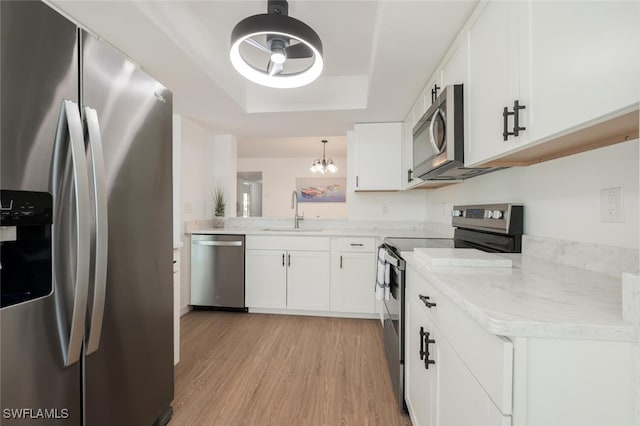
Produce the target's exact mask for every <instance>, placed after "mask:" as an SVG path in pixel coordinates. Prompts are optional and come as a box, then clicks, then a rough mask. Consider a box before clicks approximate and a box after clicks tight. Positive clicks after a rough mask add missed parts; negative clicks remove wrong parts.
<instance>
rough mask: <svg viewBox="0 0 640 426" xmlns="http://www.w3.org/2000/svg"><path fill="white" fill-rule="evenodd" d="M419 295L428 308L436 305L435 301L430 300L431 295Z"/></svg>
mask: <svg viewBox="0 0 640 426" xmlns="http://www.w3.org/2000/svg"><path fill="white" fill-rule="evenodd" d="M418 297H419V298H420V300H422V303H424V305H425V306H426V307H427V308H433V307H434V306H436V304H435V303H433V302H429V296H423V295H421V294H419V295H418Z"/></svg>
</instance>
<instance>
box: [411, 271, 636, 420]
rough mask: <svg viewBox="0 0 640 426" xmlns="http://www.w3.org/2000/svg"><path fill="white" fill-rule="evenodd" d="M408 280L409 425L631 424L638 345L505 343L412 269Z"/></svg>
mask: <svg viewBox="0 0 640 426" xmlns="http://www.w3.org/2000/svg"><path fill="white" fill-rule="evenodd" d="M434 275H436V274H434ZM406 283H407V285H406V294H405V297H406V302H405V308H406V311H405V313H406V321H407V326H406V329H405V402H406V403H407V407H408V408H409V413H410V415H411V420H412V422H413V424H414V426H424V425H429V426H432V425H437V426H587V425H588V426H602V425H612V426H613V425H615V426H635V425H637V417H635V410H636V404H637V394H636V393H635V392H636V390H635V389H636V388H635V384H634V374H633V372H634V371H635V370H634V368H635V367H634V366H635V363H636V362H637V359H638V356H639V353H638V351H640V348H639V347H638V346H637V345H636V344H634V343H632V342H618V341H606V340H593V339H569V338H544V337H537V338H536V337H513V338H505V337H503V336H498V335H495V334H493V333H490V332H489V331H488V330H487V329H486V328H484V327H483V326H481V325H480V324H479V323H478V322H477V321H476V320H475V319H473V318H472V317H471V316H470V315H469V314H467V313H466V312H465V311H463V310H462V309H461V308H460V307H459V305H457V304H456V303H455V302H453V300H451V299H450V298H449V297H448V296H445V295H444V294H443V293H442V292H440V291H439V290H438V289H437V288H436V286H435V285H434V284H432V282H431V281H430V280H429V278H427V276H425V275H423V274H422V272H419V271H418V270H417V269H415V268H414V267H413V266H412V265H410V264H408V265H407V276H406ZM421 296H422V298H421ZM427 297H428V298H427ZM426 302H428V303H429V304H431V307H430V308H428V307H427V303H426ZM425 333H429V335H428V337H427V336H426V335H425ZM426 339H428V340H429V342H427V341H426ZM427 349H428V355H427ZM427 356H428V359H429V360H432V361H433V362H434V363H433V364H429V365H428V367H429V368H428V369H426V368H425V367H426V365H425V357H427Z"/></svg>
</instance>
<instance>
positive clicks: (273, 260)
mask: <svg viewBox="0 0 640 426" xmlns="http://www.w3.org/2000/svg"><path fill="white" fill-rule="evenodd" d="M247 239H248V238H247ZM286 256H287V254H286V251H284V250H247V251H246V254H245V268H246V269H245V303H246V305H247V306H248V307H250V308H273V309H285V308H286V307H287V268H286Z"/></svg>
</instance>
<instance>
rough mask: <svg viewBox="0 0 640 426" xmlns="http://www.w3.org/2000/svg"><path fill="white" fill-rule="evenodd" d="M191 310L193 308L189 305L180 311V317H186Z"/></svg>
mask: <svg viewBox="0 0 640 426" xmlns="http://www.w3.org/2000/svg"><path fill="white" fill-rule="evenodd" d="M192 310H193V308H192V307H191V306H190V305H187V306H185V307H183V308H182V309H180V316H183V315H186V314H188V313H189V312H191V311H192Z"/></svg>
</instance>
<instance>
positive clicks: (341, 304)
mask: <svg viewBox="0 0 640 426" xmlns="http://www.w3.org/2000/svg"><path fill="white" fill-rule="evenodd" d="M331 257H332V259H333V261H332V268H331V311H332V312H345V313H347V312H348V313H361V314H374V313H375V279H376V277H375V267H376V257H375V240H374V239H373V238H334V239H333V240H332V242H331Z"/></svg>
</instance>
